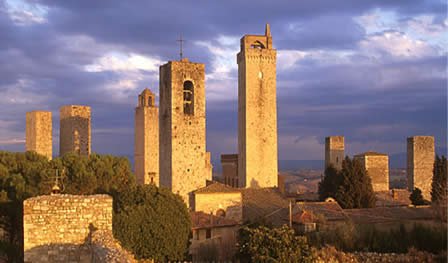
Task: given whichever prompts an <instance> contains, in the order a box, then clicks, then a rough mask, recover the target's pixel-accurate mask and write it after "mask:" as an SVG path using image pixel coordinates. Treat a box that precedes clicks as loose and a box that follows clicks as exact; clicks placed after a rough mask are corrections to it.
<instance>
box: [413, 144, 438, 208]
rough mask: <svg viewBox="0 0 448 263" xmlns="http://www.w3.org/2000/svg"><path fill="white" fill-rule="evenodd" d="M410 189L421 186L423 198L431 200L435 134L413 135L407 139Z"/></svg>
mask: <svg viewBox="0 0 448 263" xmlns="http://www.w3.org/2000/svg"><path fill="white" fill-rule="evenodd" d="M407 157H408V158H407V177H408V189H409V191H413V190H414V189H415V188H419V189H420V190H421V191H422V194H423V198H424V199H426V200H431V183H432V176H433V169H434V160H435V149H434V137H433V136H413V137H409V138H408V139H407Z"/></svg>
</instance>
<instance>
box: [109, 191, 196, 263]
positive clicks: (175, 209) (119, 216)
mask: <svg viewBox="0 0 448 263" xmlns="http://www.w3.org/2000/svg"><path fill="white" fill-rule="evenodd" d="M113 230H114V236H115V237H116V238H117V239H118V240H120V242H121V244H122V245H123V247H124V248H127V249H129V250H130V251H131V252H132V253H134V255H135V256H136V257H137V258H138V259H154V260H155V261H156V262H167V261H180V260H183V259H184V257H185V255H186V252H187V249H188V245H189V244H188V242H189V237H190V231H191V221H190V214H189V212H188V209H187V207H186V205H185V203H184V202H183V200H182V198H181V197H180V196H179V195H175V194H173V193H171V191H169V190H168V189H165V188H157V187H155V186H154V185H143V186H140V185H138V186H135V187H132V188H131V189H128V190H126V191H123V192H117V193H115V195H114V222H113Z"/></svg>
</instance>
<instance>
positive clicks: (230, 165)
mask: <svg viewBox="0 0 448 263" xmlns="http://www.w3.org/2000/svg"><path fill="white" fill-rule="evenodd" d="M221 165H222V176H223V178H224V184H226V185H229V186H232V187H238V186H239V183H238V181H239V180H238V154H221Z"/></svg>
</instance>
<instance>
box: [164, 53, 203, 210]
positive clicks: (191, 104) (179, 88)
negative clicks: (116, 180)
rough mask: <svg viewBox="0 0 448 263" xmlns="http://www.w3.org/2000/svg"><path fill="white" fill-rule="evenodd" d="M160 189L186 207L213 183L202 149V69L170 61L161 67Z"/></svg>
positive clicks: (193, 65)
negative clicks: (196, 193)
mask: <svg viewBox="0 0 448 263" xmlns="http://www.w3.org/2000/svg"><path fill="white" fill-rule="evenodd" d="M159 81H160V85H159V87H160V113H159V136H160V141H159V142H160V145H159V149H160V151H159V154H160V157H159V161H160V185H161V186H165V187H168V188H169V189H171V190H172V191H173V192H174V193H178V194H179V195H180V196H182V197H183V198H184V200H185V201H186V202H187V204H188V205H189V204H190V203H189V201H190V199H189V196H190V195H191V193H192V191H194V190H196V189H198V188H201V187H204V186H205V185H206V181H207V180H211V179H212V172H211V163H210V154H209V153H207V152H206V146H205V65H204V64H201V63H193V62H189V61H188V59H186V58H184V59H182V60H181V61H169V62H168V63H166V64H165V65H162V66H161V67H160V78H159Z"/></svg>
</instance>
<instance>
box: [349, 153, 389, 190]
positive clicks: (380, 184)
mask: <svg viewBox="0 0 448 263" xmlns="http://www.w3.org/2000/svg"><path fill="white" fill-rule="evenodd" d="M354 159H355V160H359V161H360V162H361V163H362V165H363V167H364V169H365V170H366V171H367V175H368V176H369V177H370V180H371V181H372V188H373V191H375V192H381V191H389V156H388V155H387V154H384V153H377V152H365V153H362V154H358V155H355V156H354Z"/></svg>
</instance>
